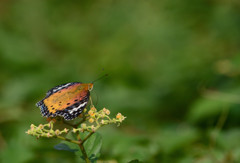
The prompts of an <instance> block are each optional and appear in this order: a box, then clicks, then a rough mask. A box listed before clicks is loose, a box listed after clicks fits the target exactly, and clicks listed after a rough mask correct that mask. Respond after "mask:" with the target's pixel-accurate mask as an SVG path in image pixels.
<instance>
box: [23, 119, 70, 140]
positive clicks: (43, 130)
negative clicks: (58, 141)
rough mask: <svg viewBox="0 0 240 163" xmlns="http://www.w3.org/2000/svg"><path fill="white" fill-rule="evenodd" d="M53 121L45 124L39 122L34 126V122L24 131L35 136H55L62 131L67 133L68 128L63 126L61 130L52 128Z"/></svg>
mask: <svg viewBox="0 0 240 163" xmlns="http://www.w3.org/2000/svg"><path fill="white" fill-rule="evenodd" d="M53 123H54V122H53V121H50V122H49V123H47V124H44V125H42V124H40V125H38V126H35V125H34V124H31V126H30V129H29V130H28V131H26V133H27V134H28V135H33V136H36V137H37V138H39V137H47V138H50V137H55V136H58V135H61V134H63V133H68V131H69V129H67V128H64V129H63V130H61V131H60V130H58V129H57V130H53Z"/></svg>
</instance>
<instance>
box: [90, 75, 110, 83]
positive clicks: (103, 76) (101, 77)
mask: <svg viewBox="0 0 240 163" xmlns="http://www.w3.org/2000/svg"><path fill="white" fill-rule="evenodd" d="M107 76H108V74H104V75H102V76H100V77H99V78H97V79H96V80H93V81H92V82H91V83H94V82H96V81H98V80H101V79H103V78H105V77H107Z"/></svg>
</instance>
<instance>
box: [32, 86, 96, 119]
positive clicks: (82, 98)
mask: <svg viewBox="0 0 240 163" xmlns="http://www.w3.org/2000/svg"><path fill="white" fill-rule="evenodd" d="M92 88H93V84H92V83H87V84H84V83H80V82H72V83H66V84H62V85H59V86H56V87H54V88H52V89H50V90H49V91H48V92H47V95H46V97H45V98H43V99H42V100H41V101H39V102H38V103H37V104H36V105H37V106H38V107H39V108H40V110H41V113H42V115H43V116H45V117H56V116H62V117H63V118H64V119H65V120H72V119H74V118H76V117H78V115H80V114H81V113H82V111H83V109H84V108H85V107H86V105H87V103H88V100H89V96H90V91H91V90H92Z"/></svg>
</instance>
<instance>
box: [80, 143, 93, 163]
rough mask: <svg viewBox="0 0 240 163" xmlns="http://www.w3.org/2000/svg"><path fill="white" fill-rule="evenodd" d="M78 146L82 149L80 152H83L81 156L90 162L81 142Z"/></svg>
mask: <svg viewBox="0 0 240 163" xmlns="http://www.w3.org/2000/svg"><path fill="white" fill-rule="evenodd" d="M78 146H79V147H80V149H81V151H82V154H83V157H84V159H85V161H86V163H90V160H89V158H88V156H87V152H86V151H85V148H84V146H83V144H82V143H80V144H78Z"/></svg>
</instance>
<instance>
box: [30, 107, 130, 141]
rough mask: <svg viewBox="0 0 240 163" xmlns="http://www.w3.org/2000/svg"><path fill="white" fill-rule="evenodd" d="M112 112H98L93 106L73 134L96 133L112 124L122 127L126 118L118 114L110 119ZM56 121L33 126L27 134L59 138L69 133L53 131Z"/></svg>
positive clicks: (104, 109)
mask: <svg viewBox="0 0 240 163" xmlns="http://www.w3.org/2000/svg"><path fill="white" fill-rule="evenodd" d="M109 115H110V111H109V110H108V109H106V108H103V109H102V110H100V111H97V109H96V108H95V107H94V106H93V107H92V108H91V109H90V110H89V111H88V112H87V111H86V112H85V115H83V117H85V119H84V121H83V122H82V123H81V125H80V126H79V127H78V128H73V129H72V130H71V131H72V132H73V133H76V132H78V131H79V132H84V131H88V132H95V131H96V130H97V129H99V128H100V127H102V126H104V125H107V124H111V123H117V124H118V125H120V123H122V121H123V120H124V119H125V118H126V117H124V116H123V115H122V114H121V113H118V114H117V115H116V118H112V119H111V118H110V117H109ZM53 124H54V121H50V122H49V123H47V124H44V125H43V124H40V125H38V126H35V125H33V124H32V125H31V126H30V129H29V130H28V131H27V132H26V133H27V134H29V135H33V136H36V137H37V138H39V137H47V138H50V137H57V136H59V135H61V134H64V133H68V131H69V129H67V128H65V129H63V130H59V129H56V130H54V129H53Z"/></svg>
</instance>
